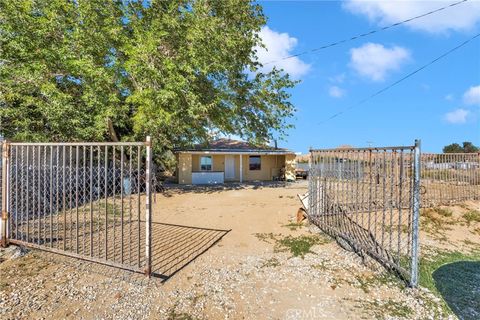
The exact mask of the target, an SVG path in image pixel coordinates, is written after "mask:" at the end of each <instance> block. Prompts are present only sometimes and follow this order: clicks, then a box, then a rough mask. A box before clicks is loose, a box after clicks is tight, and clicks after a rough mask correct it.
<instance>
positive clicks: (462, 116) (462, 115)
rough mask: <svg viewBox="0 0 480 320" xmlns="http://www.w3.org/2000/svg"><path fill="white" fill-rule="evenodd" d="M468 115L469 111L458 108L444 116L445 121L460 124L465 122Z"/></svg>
mask: <svg viewBox="0 0 480 320" xmlns="http://www.w3.org/2000/svg"><path fill="white" fill-rule="evenodd" d="M469 114H470V111H468V110H465V109H462V108H459V109H457V110H453V111H451V112H447V113H446V114H445V120H447V122H449V123H453V124H461V123H465V122H467V117H468V115H469Z"/></svg>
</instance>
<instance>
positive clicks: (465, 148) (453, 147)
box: [443, 141, 480, 153]
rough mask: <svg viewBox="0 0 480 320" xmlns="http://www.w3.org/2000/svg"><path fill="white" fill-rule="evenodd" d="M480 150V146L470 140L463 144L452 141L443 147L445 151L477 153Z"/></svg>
mask: <svg viewBox="0 0 480 320" xmlns="http://www.w3.org/2000/svg"><path fill="white" fill-rule="evenodd" d="M479 150H480V149H479V148H478V147H476V146H475V145H474V144H473V143H471V142H469V141H465V142H464V143H463V145H462V146H461V145H459V144H458V143H452V144H449V145H448V146H445V147H443V153H475V152H478V151H479Z"/></svg>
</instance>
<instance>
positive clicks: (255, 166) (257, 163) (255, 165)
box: [248, 156, 262, 170]
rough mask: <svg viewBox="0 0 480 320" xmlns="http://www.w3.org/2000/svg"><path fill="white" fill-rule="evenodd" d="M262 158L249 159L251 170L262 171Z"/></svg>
mask: <svg viewBox="0 0 480 320" xmlns="http://www.w3.org/2000/svg"><path fill="white" fill-rule="evenodd" d="M260 159H261V158H260V156H250V158H249V159H248V165H249V168H250V170H261V169H262V165H261V160H260Z"/></svg>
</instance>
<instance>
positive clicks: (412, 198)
mask: <svg viewBox="0 0 480 320" xmlns="http://www.w3.org/2000/svg"><path fill="white" fill-rule="evenodd" d="M310 155H311V158H310V175H309V208H308V209H309V210H308V215H309V219H310V220H311V221H312V222H313V223H315V224H316V225H318V226H319V227H320V228H321V229H322V230H323V231H325V232H326V233H328V234H330V235H331V236H333V237H335V238H336V239H337V241H339V242H341V243H343V244H344V245H345V244H346V245H348V246H349V247H350V248H352V249H353V250H354V251H356V252H357V253H360V254H363V253H367V254H368V255H370V256H371V257H373V258H374V259H375V260H377V261H379V262H380V263H382V264H383V265H384V266H386V267H387V268H388V269H390V270H392V271H395V272H396V273H398V274H399V275H400V276H401V277H402V278H404V279H405V280H407V281H408V282H409V284H410V285H411V286H416V285H417V282H418V245H419V243H418V242H419V241H418V222H419V209H420V142H419V141H416V142H415V146H408V147H384V148H360V149H356V148H355V149H354V148H348V149H329V150H311V153H310Z"/></svg>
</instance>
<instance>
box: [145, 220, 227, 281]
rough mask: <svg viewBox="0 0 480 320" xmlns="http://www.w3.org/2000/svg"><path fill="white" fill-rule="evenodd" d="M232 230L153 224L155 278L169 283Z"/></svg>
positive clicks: (153, 268)
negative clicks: (174, 276) (170, 279)
mask: <svg viewBox="0 0 480 320" xmlns="http://www.w3.org/2000/svg"><path fill="white" fill-rule="evenodd" d="M229 231H230V230H219V229H209V228H199V227H189V226H184V225H174V224H167V223H153V224H152V233H153V236H152V271H153V276H156V277H159V278H161V279H162V280H164V281H166V280H168V279H169V278H170V277H172V276H173V275H174V274H175V273H177V272H178V271H180V270H181V269H183V268H185V267H186V266H187V265H188V264H190V263H191V262H193V261H194V260H195V259H196V258H197V257H198V256H200V255H201V254H203V253H204V252H206V251H207V250H208V249H210V248H211V247H213V246H214V245H215V244H216V243H217V242H218V241H220V239H222V238H223V236H225V235H226V234H227V233H228V232H229Z"/></svg>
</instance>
